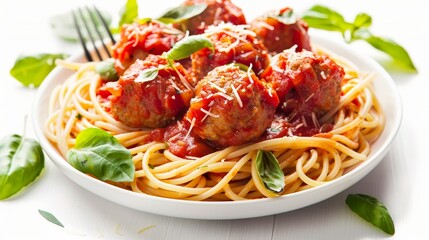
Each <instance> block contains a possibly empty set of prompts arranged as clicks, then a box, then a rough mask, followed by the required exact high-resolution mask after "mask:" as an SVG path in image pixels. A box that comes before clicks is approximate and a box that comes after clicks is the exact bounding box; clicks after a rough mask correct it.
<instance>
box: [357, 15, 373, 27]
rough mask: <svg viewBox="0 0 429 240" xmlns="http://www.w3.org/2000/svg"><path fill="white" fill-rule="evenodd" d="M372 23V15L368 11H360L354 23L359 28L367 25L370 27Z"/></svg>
mask: <svg viewBox="0 0 429 240" xmlns="http://www.w3.org/2000/svg"><path fill="white" fill-rule="evenodd" d="M371 24H372V17H371V16H369V15H368V14H366V13H359V14H358V15H356V17H355V20H354V22H353V25H355V27H357V28H361V27H365V28H368V27H370V26H371Z"/></svg>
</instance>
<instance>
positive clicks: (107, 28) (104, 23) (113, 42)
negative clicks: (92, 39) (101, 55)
mask: <svg viewBox="0 0 429 240" xmlns="http://www.w3.org/2000/svg"><path fill="white" fill-rule="evenodd" d="M94 10H95V12H96V13H97V15H98V17H99V18H100V19H101V22H102V23H103V26H104V29H105V30H106V32H107V34H108V35H109V37H110V41H111V42H112V45H114V44H115V43H116V41H115V38H113V35H112V33H111V32H110V29H109V26H108V25H107V22H106V19H104V17H103V15H102V14H101V12H100V11H99V10H98V8H97V7H96V6H95V5H94Z"/></svg>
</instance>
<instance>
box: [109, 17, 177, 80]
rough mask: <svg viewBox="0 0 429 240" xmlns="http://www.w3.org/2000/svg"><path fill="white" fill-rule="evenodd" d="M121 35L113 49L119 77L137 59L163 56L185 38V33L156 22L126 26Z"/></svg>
mask: <svg viewBox="0 0 429 240" xmlns="http://www.w3.org/2000/svg"><path fill="white" fill-rule="evenodd" d="M120 34H121V35H120V40H119V41H118V42H117V43H116V44H115V45H114V46H113V47H112V55H113V58H115V59H116V61H115V68H116V71H117V72H118V74H119V75H122V74H123V73H124V71H125V70H126V69H127V68H128V67H129V66H130V65H131V64H132V63H134V62H135V61H136V59H145V58H146V56H147V55H149V54H155V55H161V54H162V53H164V52H167V51H168V50H170V49H171V47H172V46H173V45H174V44H175V43H176V42H178V41H179V40H180V39H182V38H183V37H184V33H183V32H181V31H179V30H177V29H174V28H171V27H168V26H166V25H164V24H163V23H159V22H155V21H150V22H146V23H143V24H141V23H137V22H135V23H132V24H126V25H124V26H122V28H121V33H120Z"/></svg>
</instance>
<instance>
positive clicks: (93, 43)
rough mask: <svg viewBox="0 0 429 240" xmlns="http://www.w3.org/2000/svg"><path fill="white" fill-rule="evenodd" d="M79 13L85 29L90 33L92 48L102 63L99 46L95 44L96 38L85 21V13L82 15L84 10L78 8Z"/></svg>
mask: <svg viewBox="0 0 429 240" xmlns="http://www.w3.org/2000/svg"><path fill="white" fill-rule="evenodd" d="M78 12H79V15H80V17H81V19H82V22H83V25H84V27H85V29H86V32H87V33H88V37H89V39H90V40H91V43H92V46H93V47H94V50H95V53H96V54H97V56H98V59H99V60H100V61H101V60H103V59H102V58H101V54H100V51H98V48H97V45H96V44H95V40H94V37H93V35H92V31H91V29H90V28H89V25H88V23H87V22H86V21H85V17H84V15H83V13H82V9H81V8H78ZM89 14H91V13H89Z"/></svg>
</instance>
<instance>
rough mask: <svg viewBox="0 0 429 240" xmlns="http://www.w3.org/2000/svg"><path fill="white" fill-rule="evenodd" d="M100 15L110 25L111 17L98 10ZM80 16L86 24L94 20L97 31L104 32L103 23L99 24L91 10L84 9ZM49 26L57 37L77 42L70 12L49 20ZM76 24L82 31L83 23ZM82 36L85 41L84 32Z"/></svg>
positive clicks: (97, 18)
mask: <svg viewBox="0 0 429 240" xmlns="http://www.w3.org/2000/svg"><path fill="white" fill-rule="evenodd" d="M87 10H88V11H87ZM100 14H101V15H102V16H103V18H104V19H105V20H106V23H107V24H108V25H110V23H111V21H112V16H111V15H110V14H109V13H107V12H106V11H103V10H100ZM82 15H83V19H85V21H86V22H92V20H91V17H92V18H93V19H94V20H95V23H96V24H95V25H96V26H97V29H99V30H100V32H104V26H103V23H102V22H101V20H99V17H98V14H97V12H96V11H95V10H94V9H93V8H88V9H85V10H84V11H82ZM49 24H50V25H51V28H52V31H53V32H54V34H55V35H56V36H57V37H59V38H61V39H64V40H66V41H72V42H77V41H78V40H79V36H78V33H77V31H76V27H75V26H74V22H73V15H72V12H71V11H68V12H65V13H61V14H58V15H55V16H53V17H51V18H49ZM78 24H79V26H80V27H81V28H82V29H83V27H84V25H83V22H79V23H78ZM82 34H83V37H84V38H85V39H87V38H88V35H87V33H86V31H83V32H82Z"/></svg>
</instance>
